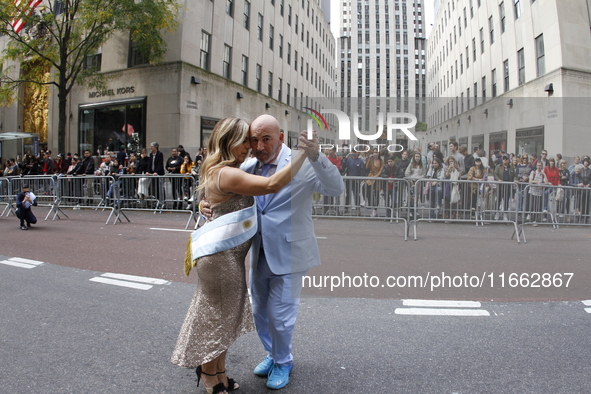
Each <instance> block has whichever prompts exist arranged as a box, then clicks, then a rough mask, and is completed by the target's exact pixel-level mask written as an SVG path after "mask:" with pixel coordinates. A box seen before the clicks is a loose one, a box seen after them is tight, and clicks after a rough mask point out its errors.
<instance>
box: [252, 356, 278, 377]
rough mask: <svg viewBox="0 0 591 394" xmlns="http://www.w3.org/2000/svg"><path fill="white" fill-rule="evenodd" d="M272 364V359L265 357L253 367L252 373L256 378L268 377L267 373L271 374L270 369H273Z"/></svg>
mask: <svg viewBox="0 0 591 394" xmlns="http://www.w3.org/2000/svg"><path fill="white" fill-rule="evenodd" d="M273 364H274V362H273V359H272V358H271V357H269V356H267V357H265V359H264V360H263V361H262V362H261V363H260V364H259V365H257V366H256V367H255V369H254V371H253V372H254V374H255V375H258V376H268V375H269V372H271V368H273Z"/></svg>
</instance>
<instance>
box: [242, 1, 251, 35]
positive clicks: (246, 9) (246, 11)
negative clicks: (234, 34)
mask: <svg viewBox="0 0 591 394" xmlns="http://www.w3.org/2000/svg"><path fill="white" fill-rule="evenodd" d="M242 25H243V26H244V28H245V29H246V30H250V1H248V0H245V1H244V21H243V24H242Z"/></svg>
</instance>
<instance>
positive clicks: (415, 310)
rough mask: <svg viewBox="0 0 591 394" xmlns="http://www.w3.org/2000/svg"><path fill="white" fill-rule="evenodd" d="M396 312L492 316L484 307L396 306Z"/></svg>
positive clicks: (422, 314)
mask: <svg viewBox="0 0 591 394" xmlns="http://www.w3.org/2000/svg"><path fill="white" fill-rule="evenodd" d="M394 313H395V314H397V315H419V316H490V313H489V312H488V311H485V310H483V309H435V308H396V309H395V310H394Z"/></svg>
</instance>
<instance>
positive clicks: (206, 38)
mask: <svg viewBox="0 0 591 394" xmlns="http://www.w3.org/2000/svg"><path fill="white" fill-rule="evenodd" d="M210 48H211V34H209V33H207V32H205V31H201V57H200V59H199V60H200V62H199V67H201V68H203V69H204V70H209V52H210Z"/></svg>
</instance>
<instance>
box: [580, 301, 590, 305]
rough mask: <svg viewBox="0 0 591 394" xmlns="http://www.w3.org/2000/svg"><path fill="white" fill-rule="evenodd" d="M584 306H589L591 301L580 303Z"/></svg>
mask: <svg viewBox="0 0 591 394" xmlns="http://www.w3.org/2000/svg"><path fill="white" fill-rule="evenodd" d="M581 302H582V303H583V305H585V306H591V300H585V301H581Z"/></svg>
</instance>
